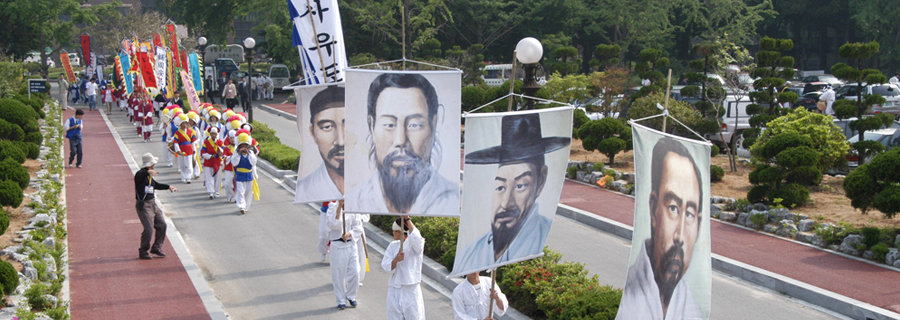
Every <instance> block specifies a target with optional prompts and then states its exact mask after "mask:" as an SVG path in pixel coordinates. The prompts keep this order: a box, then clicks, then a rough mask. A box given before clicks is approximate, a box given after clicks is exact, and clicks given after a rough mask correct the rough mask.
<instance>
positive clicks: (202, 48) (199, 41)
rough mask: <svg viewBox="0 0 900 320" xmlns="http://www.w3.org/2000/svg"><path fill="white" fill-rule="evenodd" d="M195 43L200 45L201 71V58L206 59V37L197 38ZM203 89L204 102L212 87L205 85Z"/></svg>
mask: <svg viewBox="0 0 900 320" xmlns="http://www.w3.org/2000/svg"><path fill="white" fill-rule="evenodd" d="M197 44H198V45H199V47H200V71H201V72H202V71H203V60H205V59H206V37H200V38H197ZM200 81H201V82H203V79H200ZM203 90H204V91H205V92H203V93H204V94H203V101H204V102H205V101H206V99H207V98H209V97H210V95H209V94H207V93H208V92H210V91H211V90H212V88H207V87H206V86H203ZM210 99H212V98H210ZM213 102H214V101H213Z"/></svg>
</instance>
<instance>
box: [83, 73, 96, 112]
mask: <svg viewBox="0 0 900 320" xmlns="http://www.w3.org/2000/svg"><path fill="white" fill-rule="evenodd" d="M84 92H85V94H87V97H88V108H90V110H91V111H95V110H97V78H93V79H91V82H88V83H87V84H86V85H85V86H84Z"/></svg>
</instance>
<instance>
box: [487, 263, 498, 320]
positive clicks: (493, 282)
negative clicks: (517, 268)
mask: <svg viewBox="0 0 900 320" xmlns="http://www.w3.org/2000/svg"><path fill="white" fill-rule="evenodd" d="M496 284H497V268H494V269H492V270H491V291H494V286H495V285H496ZM491 294H492V293H488V297H490V295H491ZM493 315H494V298H493V297H492V298H490V299H488V314H487V317H488V318H493V317H492V316H493Z"/></svg>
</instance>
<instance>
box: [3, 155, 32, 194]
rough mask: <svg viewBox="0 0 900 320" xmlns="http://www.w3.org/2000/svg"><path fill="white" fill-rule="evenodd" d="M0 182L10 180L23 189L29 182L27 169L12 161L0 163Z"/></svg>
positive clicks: (29, 177)
mask: <svg viewBox="0 0 900 320" xmlns="http://www.w3.org/2000/svg"><path fill="white" fill-rule="evenodd" d="M0 180H10V181H12V182H15V183H16V184H18V185H19V187H20V188H22V189H25V188H26V187H28V183H29V182H31V176H30V175H29V174H28V169H26V168H25V167H23V166H22V165H20V164H18V163H16V161H15V160H13V159H5V160H3V161H0Z"/></svg>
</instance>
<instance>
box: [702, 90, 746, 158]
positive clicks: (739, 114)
mask: <svg viewBox="0 0 900 320" xmlns="http://www.w3.org/2000/svg"><path fill="white" fill-rule="evenodd" d="M752 103H753V102H751V101H750V97H748V96H746V95H744V96H743V97H741V99H740V100H738V99H737V98H736V97H735V96H734V95H732V94H729V95H728V98H726V99H725V101H722V106H723V107H725V114H724V115H722V117H720V118H719V120H720V121H721V125H722V127H721V129H720V133H721V135H719V134H718V133H713V134H710V133H707V134H706V136H705V137H706V139H708V140H710V141H713V142H718V143H719V144H724V143H737V144H736V145H737V147H741V144H742V143H743V140H744V137H743V135H742V133H743V132H744V130H747V129H748V128H750V115H748V114H747V106H748V105H750V104H752Z"/></svg>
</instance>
